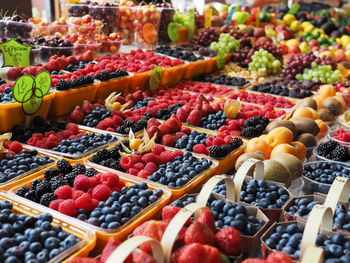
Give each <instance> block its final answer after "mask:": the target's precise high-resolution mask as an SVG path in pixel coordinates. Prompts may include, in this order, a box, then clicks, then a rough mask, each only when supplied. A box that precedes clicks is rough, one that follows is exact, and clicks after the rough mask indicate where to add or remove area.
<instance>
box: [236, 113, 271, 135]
mask: <svg viewBox="0 0 350 263" xmlns="http://www.w3.org/2000/svg"><path fill="white" fill-rule="evenodd" d="M269 122H270V120H269V118H267V117H262V116H255V117H252V118H250V119H248V120H245V121H244V123H243V127H244V129H243V131H242V133H241V136H243V137H246V138H253V137H257V136H260V135H261V134H262V133H263V132H264V130H265V129H266V127H267V125H268V124H269Z"/></svg>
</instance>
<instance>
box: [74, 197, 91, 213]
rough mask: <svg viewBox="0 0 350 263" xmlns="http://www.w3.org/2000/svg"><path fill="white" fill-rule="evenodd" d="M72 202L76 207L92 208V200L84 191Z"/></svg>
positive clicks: (87, 209)
mask: <svg viewBox="0 0 350 263" xmlns="http://www.w3.org/2000/svg"><path fill="white" fill-rule="evenodd" d="M74 204H75V206H76V207H77V208H78V209H85V210H86V211H91V210H92V200H91V196H90V195H89V194H86V193H84V194H83V195H81V196H80V197H79V198H77V199H76V200H75V201H74Z"/></svg>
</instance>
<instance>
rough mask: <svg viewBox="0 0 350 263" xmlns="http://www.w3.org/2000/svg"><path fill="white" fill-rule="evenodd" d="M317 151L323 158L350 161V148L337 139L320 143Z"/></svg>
mask: <svg viewBox="0 0 350 263" xmlns="http://www.w3.org/2000/svg"><path fill="white" fill-rule="evenodd" d="M315 153H316V154H318V155H319V156H320V159H321V160H333V161H338V162H348V161H349V160H350V158H349V157H350V155H349V149H348V147H346V146H343V145H341V144H339V143H338V142H336V141H328V142H325V143H322V144H320V145H319V146H318V147H317V148H316V149H315Z"/></svg>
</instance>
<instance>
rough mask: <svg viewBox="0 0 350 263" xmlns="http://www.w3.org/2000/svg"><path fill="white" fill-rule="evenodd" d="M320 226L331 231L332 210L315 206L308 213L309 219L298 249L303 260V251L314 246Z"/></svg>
mask: <svg viewBox="0 0 350 263" xmlns="http://www.w3.org/2000/svg"><path fill="white" fill-rule="evenodd" d="M321 226H322V227H323V228H324V229H326V230H329V231H332V227H333V213H332V209H331V208H330V207H327V206H323V205H315V206H314V207H313V208H312V210H311V212H310V215H309V218H308V220H307V222H306V225H305V228H304V233H303V238H302V240H301V249H300V256H301V258H303V256H304V254H305V251H306V249H307V248H308V247H309V246H312V247H314V246H315V243H316V238H317V234H318V232H319V230H320V228H321Z"/></svg>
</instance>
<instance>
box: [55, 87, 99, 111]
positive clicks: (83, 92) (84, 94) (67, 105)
mask: <svg viewBox="0 0 350 263" xmlns="http://www.w3.org/2000/svg"><path fill="white" fill-rule="evenodd" d="M99 86H100V83H97V82H95V83H93V84H92V85H88V86H84V87H80V88H77V89H70V90H66V91H57V90H56V91H55V98H54V100H53V101H52V105H51V108H50V113H49V115H50V116H52V117H63V116H65V115H67V114H69V113H70V112H72V111H73V109H74V108H75V106H76V105H81V104H82V103H83V101H84V100H88V101H94V100H95V97H96V92H97V89H98V87H99Z"/></svg>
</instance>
